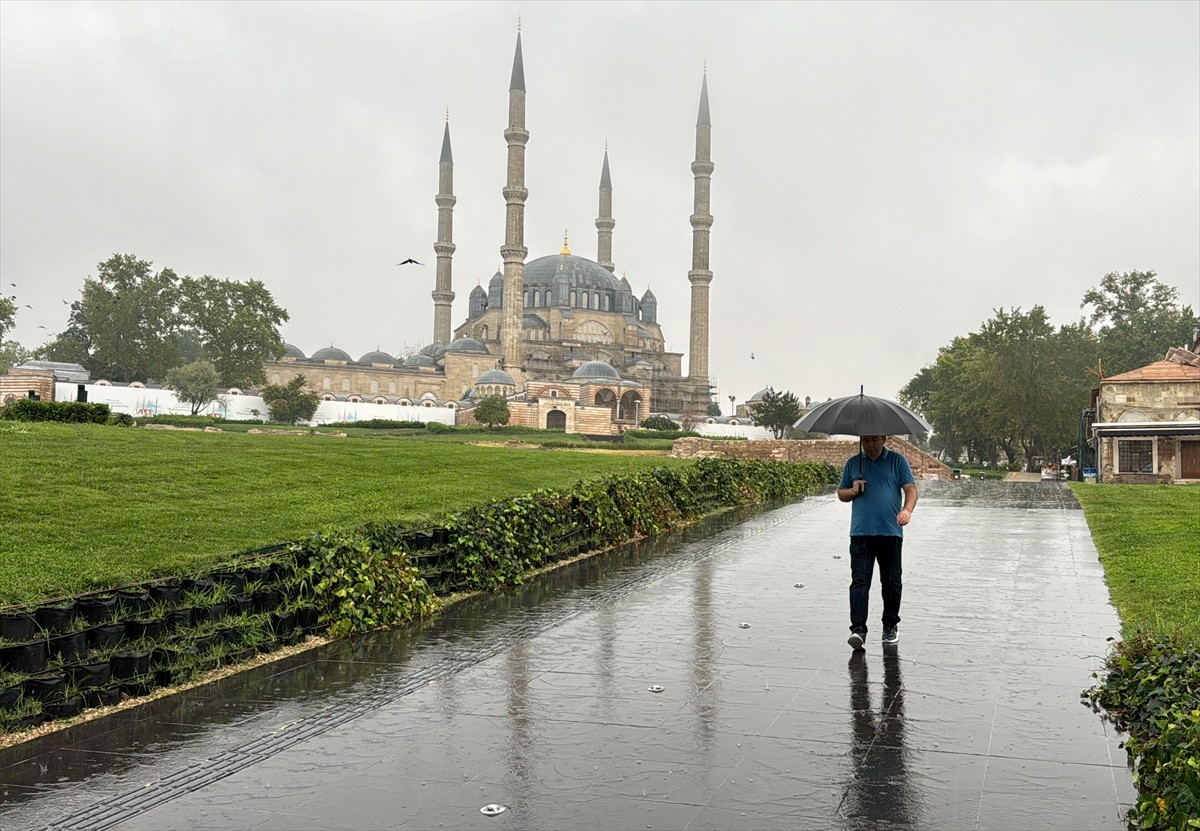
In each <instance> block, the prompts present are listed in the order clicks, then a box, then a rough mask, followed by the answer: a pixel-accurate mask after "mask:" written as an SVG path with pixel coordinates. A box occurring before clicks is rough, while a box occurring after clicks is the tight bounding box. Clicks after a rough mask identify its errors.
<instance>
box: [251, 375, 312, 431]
mask: <svg viewBox="0 0 1200 831" xmlns="http://www.w3.org/2000/svg"><path fill="white" fill-rule="evenodd" d="M261 395H262V398H263V401H265V402H266V403H267V412H268V413H269V414H270V416H271V421H275V422H278V423H280V424H295V423H296V422H298V421H311V420H312V417H313V415H314V414H315V413H316V412H317V407H319V406H320V405H321V399H320V397H319V396H318V395H317V394H316V393H315V392H310V391H308V390H306V389H304V376H303V375H297V376H296V377H295V378H293V379H292V380H290V381H288V382H287V383H286V384H267V385H266V386H265V387H263V388H262V393H261Z"/></svg>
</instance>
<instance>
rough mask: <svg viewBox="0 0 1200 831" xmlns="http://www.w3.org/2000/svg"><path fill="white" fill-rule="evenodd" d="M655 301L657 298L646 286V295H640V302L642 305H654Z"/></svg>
mask: <svg viewBox="0 0 1200 831" xmlns="http://www.w3.org/2000/svg"><path fill="white" fill-rule="evenodd" d="M657 300H658V298H657V297H655V296H654V292H652V291H650V287H649V286H647V287H646V293H645V294H643V295H642V302H643V303H646V302H650V303H654V302H656V301H657Z"/></svg>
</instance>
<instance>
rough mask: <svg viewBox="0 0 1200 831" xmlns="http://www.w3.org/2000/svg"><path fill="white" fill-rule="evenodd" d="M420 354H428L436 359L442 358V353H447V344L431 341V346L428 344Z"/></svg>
mask: <svg viewBox="0 0 1200 831" xmlns="http://www.w3.org/2000/svg"><path fill="white" fill-rule="evenodd" d="M420 354H422V355H428V356H429V357H431V358H433V359H434V360H435V361H436V360H438V359H439V358H441V357H442V355H444V354H446V344H444V343H431V344H429V346H426V347H425V348H424V349H422V350H421V353H420Z"/></svg>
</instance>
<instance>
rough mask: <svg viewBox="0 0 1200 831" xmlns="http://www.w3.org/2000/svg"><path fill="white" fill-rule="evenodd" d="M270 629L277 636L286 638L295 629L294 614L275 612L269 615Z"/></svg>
mask: <svg viewBox="0 0 1200 831" xmlns="http://www.w3.org/2000/svg"><path fill="white" fill-rule="evenodd" d="M271 630H272V631H273V632H275V637H277V638H287V637H289V636H291V634H292V633H293V632H295V631H296V616H295V615H294V614H292V613H291V612H275V613H272V615H271Z"/></svg>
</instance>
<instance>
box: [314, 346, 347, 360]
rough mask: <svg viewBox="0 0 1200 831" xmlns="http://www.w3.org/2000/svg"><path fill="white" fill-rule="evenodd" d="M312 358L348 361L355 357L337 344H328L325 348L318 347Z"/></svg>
mask: <svg viewBox="0 0 1200 831" xmlns="http://www.w3.org/2000/svg"><path fill="white" fill-rule="evenodd" d="M312 359H313V360H314V361H345V362H346V363H349V362H350V361H352V360H353V358H351V357H350V356H349V355H347V354H346V353H345V352H343V351H342V350H340V349H338V348H337V347H336V346H326V347H325V348H324V349H318V350H317V351H316V352H314V353H313V356H312Z"/></svg>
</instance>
